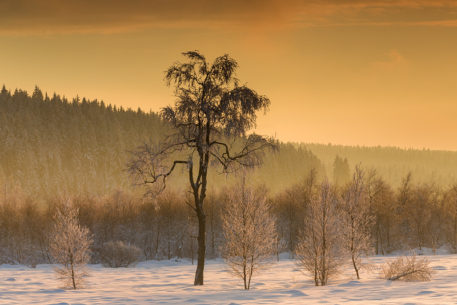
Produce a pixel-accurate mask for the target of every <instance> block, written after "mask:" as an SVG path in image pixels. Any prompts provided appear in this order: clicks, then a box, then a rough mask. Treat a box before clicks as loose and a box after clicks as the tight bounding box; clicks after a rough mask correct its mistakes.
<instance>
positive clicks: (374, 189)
mask: <svg viewBox="0 0 457 305" xmlns="http://www.w3.org/2000/svg"><path fill="white" fill-rule="evenodd" d="M364 171H365V173H366V174H365V179H364V181H365V182H364V183H365V191H366V198H365V200H367V205H368V206H369V214H370V215H371V217H373V222H372V223H371V229H370V233H371V236H372V238H373V240H372V242H373V246H374V249H375V253H376V254H387V253H389V252H391V251H393V250H405V249H410V248H416V247H419V245H420V246H421V247H422V248H424V247H426V248H432V249H439V248H443V247H446V248H448V249H450V250H451V251H454V252H457V186H451V187H450V188H438V187H436V186H433V187H432V186H430V185H423V184H421V185H417V184H414V183H413V182H411V181H414V180H412V179H411V178H408V177H407V178H405V179H404V181H403V183H402V185H400V187H398V188H395V187H393V186H391V185H389V184H388V183H387V182H385V180H383V179H382V177H380V176H379V175H377V174H376V173H375V172H374V171H370V170H364ZM313 181H315V179H314V178H312V175H308V177H307V178H306V179H304V180H302V182H300V183H297V184H296V185H292V186H290V187H287V188H286V189H285V190H284V191H282V192H279V193H273V196H271V197H269V198H268V201H269V202H270V204H271V214H272V215H273V216H274V217H275V219H276V230H277V239H276V243H275V254H276V257H277V259H280V256H279V254H280V253H281V252H289V253H291V254H292V251H293V252H294V253H295V249H296V247H297V245H298V244H299V243H300V239H301V238H302V236H301V235H302V234H301V233H300V232H302V231H306V230H305V229H306V228H307V227H308V225H309V223H308V218H309V214H310V202H311V200H310V198H311V197H312V196H315V193H316V189H317V187H316V183H315V182H313ZM310 190H312V191H310ZM345 190H347V189H345V188H344V186H340V187H339V188H338V193H339V194H344V192H345ZM310 193H312V194H314V195H309V194H310ZM224 196H225V194H224V192H223V191H219V192H215V191H211V192H210V193H208V198H207V201H206V202H207V204H206V206H205V215H206V223H207V228H206V229H207V235H206V244H207V247H208V254H209V255H211V257H221V256H222V253H221V250H222V246H223V244H224V241H225V238H224V234H223V229H222V214H223V212H222V207H223V205H222V204H221V203H222V202H223V201H224V200H223V198H224ZM338 197H339V198H340V199H344V196H338ZM186 199H188V198H186V197H185V196H183V195H182V193H181V194H178V193H173V192H171V191H168V192H164V193H163V194H161V195H160V196H159V197H157V198H155V199H154V200H153V199H148V198H144V197H143V196H142V194H136V195H135V194H131V193H122V192H114V193H110V194H107V195H105V196H102V197H96V196H89V195H87V194H86V195H84V194H82V195H80V196H75V197H72V198H71V201H72V202H73V206H75V207H76V208H77V209H78V210H79V213H78V219H79V222H80V225H81V226H84V227H87V228H89V230H90V232H91V233H92V234H93V239H94V242H93V245H92V246H91V250H92V255H91V263H100V262H101V250H102V249H103V244H104V243H106V242H109V241H112V240H119V241H123V242H124V243H127V244H131V245H135V246H136V247H138V248H140V249H141V252H142V253H141V258H140V259H145V260H150V259H157V260H160V259H171V258H174V257H176V258H190V259H191V258H192V257H194V258H196V257H197V249H198V247H197V238H196V237H197V233H198V225H197V224H198V222H197V219H196V217H195V212H194V211H193V210H192V208H191V207H190V206H189V205H188V204H187V203H186ZM60 205H61V201H60V199H59V198H57V197H50V198H49V199H48V200H47V201H45V202H43V201H38V200H37V199H36V198H31V197H25V196H21V195H20V193H19V192H18V193H8V194H7V196H0V263H8V264H23V265H28V266H34V265H36V264H41V263H51V261H52V256H51V253H50V249H49V241H48V239H49V237H50V236H51V234H50V232H51V231H52V229H53V217H54V215H55V214H56V211H57V209H58V207H59V206H60ZM365 212H366V211H363V214H365ZM337 213H338V217H339V218H340V221H339V222H340V223H341V224H343V223H344V222H343V221H342V220H343V218H346V217H344V215H346V214H345V213H343V211H342V210H340V211H338V212H337ZM422 222H423V223H422ZM344 231H345V230H342V229H341V231H340V233H341V235H340V237H343V235H342V233H343V232H344Z"/></svg>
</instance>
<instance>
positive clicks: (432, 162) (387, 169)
mask: <svg viewBox="0 0 457 305" xmlns="http://www.w3.org/2000/svg"><path fill="white" fill-rule="evenodd" d="M295 146H296V147H302V148H304V149H306V150H309V151H311V152H312V153H313V154H314V155H316V156H317V157H318V158H319V160H321V162H322V164H323V166H324V168H325V169H326V174H327V175H328V176H329V177H331V175H332V171H333V164H334V161H335V158H336V157H338V156H339V157H341V158H343V159H347V161H348V163H349V165H350V166H351V167H354V166H355V165H357V164H358V163H362V164H363V165H364V166H367V167H370V168H375V169H376V170H377V171H378V173H379V174H380V175H382V176H383V177H384V179H385V180H386V181H387V182H388V183H389V184H391V185H393V186H399V185H400V184H401V182H402V179H403V177H404V176H405V175H406V174H408V173H409V172H411V173H412V174H413V175H414V177H415V180H416V181H417V182H420V183H427V182H430V181H433V182H434V183H436V184H439V185H442V186H446V185H451V184H454V183H456V182H457V152H456V151H444V150H442V151H440V150H430V149H401V148H398V147H381V146H377V147H364V146H343V145H332V144H328V145H325V144H312V143H306V144H304V143H302V144H295Z"/></svg>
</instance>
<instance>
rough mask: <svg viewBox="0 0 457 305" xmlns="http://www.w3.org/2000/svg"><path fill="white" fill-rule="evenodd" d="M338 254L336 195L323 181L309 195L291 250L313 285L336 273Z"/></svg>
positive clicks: (339, 257)
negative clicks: (300, 229) (302, 224)
mask: <svg viewBox="0 0 457 305" xmlns="http://www.w3.org/2000/svg"><path fill="white" fill-rule="evenodd" d="M342 252H343V251H342V245H341V239H340V236H339V224H338V212H337V196H336V193H335V190H334V189H333V187H332V186H331V185H330V184H329V183H328V182H327V181H324V182H322V184H321V185H320V186H319V188H318V191H317V192H315V193H314V194H313V195H312V196H311V200H310V204H309V209H308V217H307V221H306V224H305V229H304V231H303V232H302V236H301V240H300V242H299V243H298V245H297V247H296V250H295V253H296V256H297V259H298V262H297V264H298V265H299V266H300V267H302V268H304V270H305V271H306V272H307V273H309V274H311V275H312V276H313V279H314V283H315V285H316V286H319V285H321V286H324V285H326V284H327V282H328V279H329V277H331V276H333V275H335V274H337V273H338V271H339V267H340V265H341V262H342V260H343V253H342Z"/></svg>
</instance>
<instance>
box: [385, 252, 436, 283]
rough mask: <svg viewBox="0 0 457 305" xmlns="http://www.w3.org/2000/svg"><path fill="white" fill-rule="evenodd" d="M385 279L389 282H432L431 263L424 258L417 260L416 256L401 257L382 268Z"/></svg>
mask: <svg viewBox="0 0 457 305" xmlns="http://www.w3.org/2000/svg"><path fill="white" fill-rule="evenodd" d="M382 273H383V278H385V279H386V280H389V281H395V280H403V281H407V282H413V281H430V280H431V278H432V273H433V272H432V268H430V262H429V261H428V260H427V259H426V258H425V257H424V258H417V257H416V255H415V254H413V255H409V256H400V257H398V258H397V259H394V260H392V261H390V262H387V263H385V265H384V266H383V267H382Z"/></svg>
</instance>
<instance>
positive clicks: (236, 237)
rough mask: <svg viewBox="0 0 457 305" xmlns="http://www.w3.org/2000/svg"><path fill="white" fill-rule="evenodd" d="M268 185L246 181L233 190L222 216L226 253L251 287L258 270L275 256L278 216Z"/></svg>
mask: <svg viewBox="0 0 457 305" xmlns="http://www.w3.org/2000/svg"><path fill="white" fill-rule="evenodd" d="M265 193H266V190H265V189H264V188H257V189H254V188H252V187H248V186H246V185H245V183H244V182H243V183H242V184H241V185H239V186H238V187H236V188H235V189H234V190H232V191H231V192H230V195H229V198H228V201H227V203H226V205H225V209H224V214H223V216H222V227H223V230H224V236H225V245H224V251H223V255H224V258H225V260H226V262H227V264H228V265H229V267H230V269H231V271H232V272H233V274H235V275H236V276H238V277H240V278H241V279H243V282H244V289H249V288H250V286H251V279H252V276H253V274H254V273H256V272H257V271H259V270H260V269H262V268H264V267H265V266H266V264H267V263H268V262H269V261H270V260H271V258H272V256H273V254H274V251H275V244H276V227H275V220H274V218H273V217H272V215H271V213H270V205H269V204H268V202H267V200H266V195H265Z"/></svg>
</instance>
